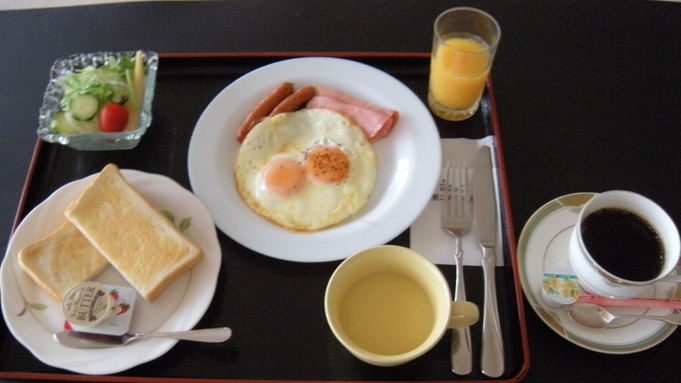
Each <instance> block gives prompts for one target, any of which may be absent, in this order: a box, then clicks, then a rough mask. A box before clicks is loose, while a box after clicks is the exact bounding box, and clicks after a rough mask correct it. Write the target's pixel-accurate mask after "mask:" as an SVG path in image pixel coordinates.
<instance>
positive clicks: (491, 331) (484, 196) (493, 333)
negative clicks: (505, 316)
mask: <svg viewBox="0 0 681 383" xmlns="http://www.w3.org/2000/svg"><path fill="white" fill-rule="evenodd" d="M474 168H475V171H474V173H473V217H474V218H473V219H474V225H475V232H476V234H477V236H478V242H480V246H481V247H482V272H483V277H484V289H485V303H484V311H483V317H482V349H481V357H480V368H481V370H482V373H483V374H485V375H487V376H489V377H492V378H496V377H499V376H501V374H503V373H504V346H503V342H502V339H501V326H500V324H499V309H498V306H497V293H496V285H495V281H494V268H495V266H496V257H495V254H494V247H495V245H496V241H497V203H496V197H495V192H494V168H493V166H492V153H491V151H490V148H489V147H488V146H483V147H482V148H480V150H479V151H478V153H477V155H476V156H475V162H474Z"/></svg>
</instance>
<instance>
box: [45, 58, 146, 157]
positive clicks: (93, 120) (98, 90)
mask: <svg viewBox="0 0 681 383" xmlns="http://www.w3.org/2000/svg"><path fill="white" fill-rule="evenodd" d="M136 57H140V58H141V62H142V63H143V64H144V66H143V68H140V67H138V68H135V63H136V62H137V61H138V60H137V58H136ZM140 69H141V71H140ZM157 69H158V54H157V53H156V52H149V51H140V52H139V54H138V52H137V51H127V52H96V53H82V54H75V55H71V56H68V57H63V58H60V59H58V60H57V61H55V63H54V64H53V65H52V69H51V70H50V82H49V83H48V85H47V90H46V91H45V96H44V98H43V105H42V107H41V108H40V116H39V127H38V136H39V137H40V138H41V139H42V140H44V141H47V142H52V143H59V144H62V145H66V146H69V147H71V148H73V149H76V150H118V149H132V148H134V147H135V146H137V144H138V143H139V140H140V138H141V137H142V136H143V135H144V133H145V132H146V130H147V128H148V127H149V125H150V124H151V118H152V115H151V103H152V100H153V98H154V87H155V86H156V71H157ZM135 72H137V73H138V75H137V76H140V73H143V74H144V76H143V77H144V79H143V81H139V79H137V80H136V79H135ZM74 73H75V74H76V75H74ZM103 84H104V85H103ZM112 84H113V85H112ZM140 84H143V88H142V86H141V85H140ZM83 94H85V96H82V95H83ZM76 99H78V100H76ZM111 103H113V104H118V105H124V107H125V110H127V111H128V114H127V123H126V122H125V121H126V120H123V126H124V128H123V126H121V128H123V130H122V131H119V130H120V129H114V132H103V131H102V130H104V129H105V128H104V126H103V125H102V121H103V120H104V119H103V118H102V119H100V116H101V115H102V114H103V113H102V110H103V107H104V105H105V104H111ZM118 109H121V108H120V107H118ZM124 114H125V113H124ZM119 115H120V111H119ZM109 116H111V113H109ZM107 120H109V121H110V119H107ZM119 121H120V120H119ZM100 127H101V128H100ZM107 129H108V128H107Z"/></svg>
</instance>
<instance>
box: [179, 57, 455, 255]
mask: <svg viewBox="0 0 681 383" xmlns="http://www.w3.org/2000/svg"><path fill="white" fill-rule="evenodd" d="M285 81H290V82H292V83H293V85H294V87H295V88H296V89H298V88H300V87H303V86H307V85H313V86H314V85H324V86H328V87H331V88H335V89H337V90H339V91H341V92H344V93H347V94H349V95H351V96H354V97H356V98H359V99H361V100H363V101H366V102H369V103H372V104H376V105H379V106H382V107H386V108H390V109H394V110H397V111H398V112H399V114H400V116H399V119H398V121H397V124H396V125H395V127H394V129H393V131H392V132H391V133H390V135H389V136H388V137H385V138H382V139H380V140H378V141H377V142H375V143H374V144H373V146H374V150H375V151H376V153H377V154H378V174H377V177H376V185H375V188H374V190H373V192H372V194H371V196H370V197H369V201H368V203H367V205H366V206H364V208H363V209H362V210H361V211H360V212H358V213H357V214H356V215H354V216H353V217H350V218H348V219H347V220H345V221H343V222H341V223H340V224H337V225H335V226H333V227H331V228H328V229H325V230H321V231H318V232H314V233H296V232H292V231H289V230H286V229H283V228H281V227H279V226H277V225H275V224H273V223H271V222H269V221H267V220H266V219H264V218H262V217H260V216H258V215H257V214H255V213H254V212H253V211H252V210H251V209H250V208H249V207H248V205H246V204H245V203H244V202H243V201H242V200H241V197H240V196H239V194H238V192H237V190H236V185H235V182H234V165H235V163H236V157H237V153H238V151H239V146H240V144H239V142H237V140H236V138H235V136H236V131H237V128H238V127H239V125H241V123H242V122H243V120H244V119H245V118H246V115H247V114H248V113H249V112H250V111H251V109H253V107H254V106H255V105H256V104H257V103H258V102H259V101H260V100H261V99H263V98H264V97H265V96H266V95H267V94H269V93H270V92H271V91H272V89H274V88H275V87H276V86H278V85H279V84H281V83H282V82H285ZM441 158H442V154H441V149H440V142H439V133H438V131H437V127H436V125H435V121H434V120H433V118H432V116H431V114H430V112H429V110H428V109H427V108H426V106H425V105H424V104H423V102H421V100H420V99H419V98H418V97H417V96H416V95H415V94H414V93H413V92H412V91H411V90H410V89H409V88H407V87H406V86H405V85H404V84H402V83H401V82H400V81H398V80H397V79H395V78H394V77H392V76H390V75H388V74H387V73H385V72H382V71H380V70H378V69H376V68H373V67H371V66H368V65H365V64H361V63H358V62H355V61H351V60H345V59H337V58H324V57H308V58H297V59H290V60H285V61H280V62H276V63H274V64H270V65H267V66H264V67H262V68H259V69H257V70H254V71H252V72H250V73H248V74H246V75H244V76H243V77H241V78H239V79H238V80H236V81H234V82H233V83H232V84H230V85H229V86H227V87H226V88H225V89H224V90H222V92H220V93H219V94H218V95H217V96H216V97H215V98H214V99H213V101H212V102H211V103H210V104H209V105H208V107H207V108H206V110H205V111H204V112H203V114H202V115H201V117H200V118H199V120H198V122H197V124H196V128H195V129H194V133H193V134H192V138H191V142H190V144H189V154H188V168H189V179H190V181H191V185H192V189H193V191H194V193H195V194H196V195H197V196H198V197H199V198H200V199H201V200H202V201H203V203H204V204H205V205H206V206H207V207H208V210H209V211H210V213H211V215H212V217H213V220H214V221H215V224H216V225H217V227H218V228H219V229H220V230H222V231H223V232H224V233H225V234H227V235H228V236H229V237H231V238H232V239H234V240H235V241H237V242H238V243H240V244H242V245H243V246H246V247H248V248H250V249H251V250H254V251H257V252H259V253H261V254H265V255H268V256H270V257H274V258H279V259H284V260H289V261H296V262H324V261H332V260H339V259H343V258H346V257H348V256H349V255H351V254H353V253H355V252H357V251H359V250H362V249H364V248H367V247H371V246H376V245H381V244H385V243H386V242H389V241H390V240H392V239H393V238H395V237H396V236H397V235H399V234H400V233H401V232H403V231H404V230H406V229H407V228H408V227H409V225H411V223H412V222H413V221H414V220H415V219H416V218H417V217H418V215H419V214H420V213H421V211H422V210H423V208H424V207H425V206H426V203H427V202H428V200H429V199H430V197H431V194H432V192H433V190H434V187H435V185H436V184H437V179H438V172H439V169H440V162H441Z"/></svg>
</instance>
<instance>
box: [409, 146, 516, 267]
mask: <svg viewBox="0 0 681 383" xmlns="http://www.w3.org/2000/svg"><path fill="white" fill-rule="evenodd" d="M440 143H441V145H442V170H444V167H445V166H446V164H447V162H448V161H449V162H467V163H468V166H469V168H470V170H469V172H470V173H469V175H470V178H469V179H470V180H472V176H473V173H474V170H473V165H474V164H473V163H474V160H475V155H476V154H477V152H478V150H479V149H480V148H481V147H482V146H489V147H491V148H492V151H491V152H492V163H493V164H494V167H495V168H494V174H495V175H496V176H495V179H494V188H495V192H496V198H497V217H501V214H500V206H501V203H500V198H499V196H500V195H501V193H500V192H499V182H498V181H499V180H498V169H497V168H496V164H497V161H496V153H495V150H494V136H488V137H485V138H481V139H479V140H469V139H464V138H442V139H440ZM443 176H444V172H443V171H442V172H441V176H440V179H439V181H438V185H433V197H432V198H431V199H430V201H429V202H428V204H427V205H426V207H425V209H423V212H421V215H419V217H418V218H417V219H416V221H415V222H414V223H413V224H412V225H411V228H410V229H409V233H410V243H411V249H412V250H414V251H416V252H417V253H419V254H421V255H423V256H425V257H426V258H428V259H430V260H431V261H432V262H434V263H436V264H441V265H453V264H454V263H455V260H454V256H455V252H456V242H455V239H454V237H453V236H452V235H450V234H448V233H446V232H445V231H443V230H442V226H441V225H440V199H441V197H442V195H441V194H440V184H441V183H442V182H443V181H444V179H443ZM474 204H475V202H474ZM474 208H475V207H474ZM497 221H498V227H497V243H496V248H495V251H494V253H495V255H496V264H497V266H503V264H504V260H503V253H502V249H503V243H502V239H501V220H497ZM463 257H464V265H467V266H480V265H481V258H482V248H481V247H480V244H479V243H478V237H477V235H476V233H475V224H472V227H471V231H469V232H468V233H466V234H464V236H463Z"/></svg>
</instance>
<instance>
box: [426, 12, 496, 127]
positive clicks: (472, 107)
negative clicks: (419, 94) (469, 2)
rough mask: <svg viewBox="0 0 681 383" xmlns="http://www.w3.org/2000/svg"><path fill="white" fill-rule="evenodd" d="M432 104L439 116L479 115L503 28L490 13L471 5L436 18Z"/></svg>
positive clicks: (459, 117) (433, 109)
mask: <svg viewBox="0 0 681 383" xmlns="http://www.w3.org/2000/svg"><path fill="white" fill-rule="evenodd" d="M434 30H435V31H434V35H433V52H432V55H431V60H430V81H429V86H428V106H429V107H430V110H432V111H433V113H435V114H436V115H437V116H438V117H441V118H443V119H445V120H450V121H460V120H465V119H467V118H469V117H470V116H472V115H473V114H475V112H476V111H477V110H478V105H479V104H480V98H481V97H482V92H483V90H484V89H485V84H486V82H487V76H488V75H489V71H490V69H491V68H492V61H493V60H494V54H495V53H496V50H497V46H498V45H499V39H500V38H501V29H500V28H499V23H497V21H496V20H495V19H494V18H493V17H492V16H490V15H489V14H488V13H486V12H484V11H481V10H479V9H475V8H470V7H457V8H452V9H448V10H446V11H444V12H442V13H441V14H440V15H439V16H438V17H437V19H436V20H435V25H434Z"/></svg>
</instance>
